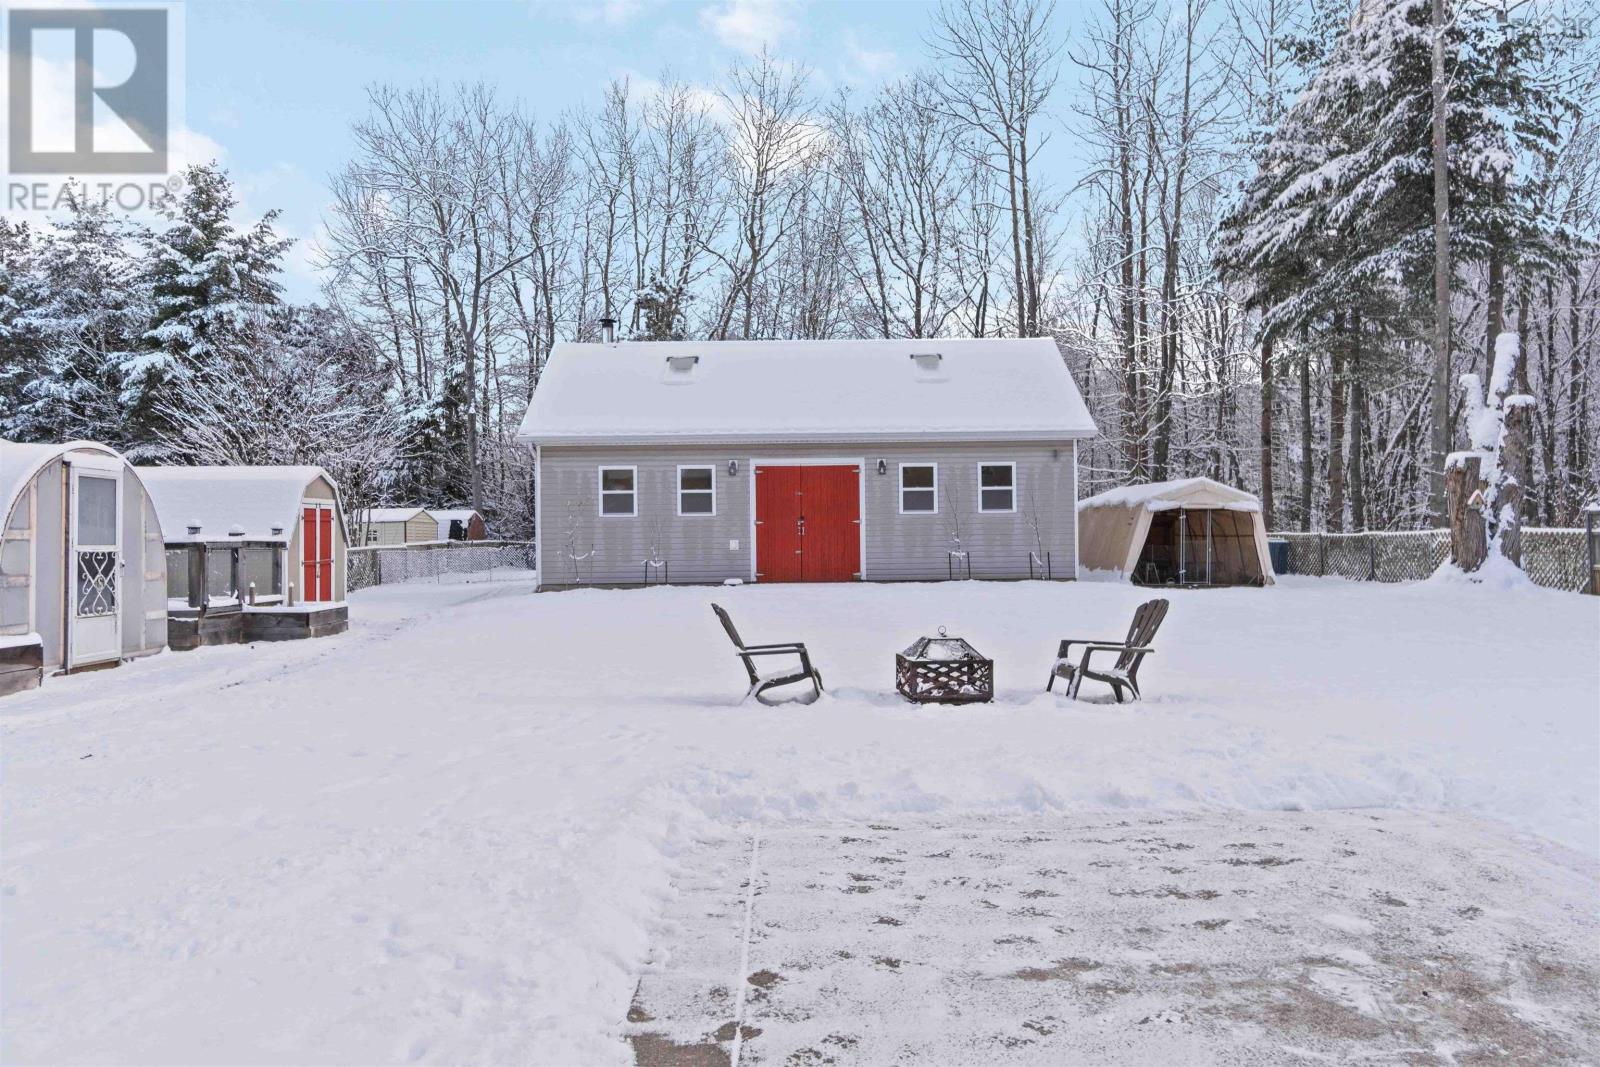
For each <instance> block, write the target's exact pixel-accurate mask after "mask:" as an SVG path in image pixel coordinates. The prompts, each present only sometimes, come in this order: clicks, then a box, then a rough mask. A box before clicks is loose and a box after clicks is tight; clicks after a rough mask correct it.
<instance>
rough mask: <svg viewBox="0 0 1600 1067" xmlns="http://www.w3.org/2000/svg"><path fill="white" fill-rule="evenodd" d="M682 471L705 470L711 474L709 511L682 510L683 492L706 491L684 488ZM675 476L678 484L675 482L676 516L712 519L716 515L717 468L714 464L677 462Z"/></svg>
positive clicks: (703, 490)
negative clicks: (676, 496) (676, 497)
mask: <svg viewBox="0 0 1600 1067" xmlns="http://www.w3.org/2000/svg"><path fill="white" fill-rule="evenodd" d="M684 471H707V472H709V473H710V475H711V489H710V493H711V510H710V511H684V510H683V494H684V493H686V492H689V493H704V492H706V491H707V490H705V489H684V487H683V472H684ZM677 478H678V484H677V494H678V518H680V519H712V518H715V517H716V515H717V468H716V465H715V464H711V463H680V464H678V474H677Z"/></svg>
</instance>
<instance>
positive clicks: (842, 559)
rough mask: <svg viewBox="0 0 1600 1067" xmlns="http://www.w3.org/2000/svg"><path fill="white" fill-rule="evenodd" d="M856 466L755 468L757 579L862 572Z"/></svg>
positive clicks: (838, 578)
mask: <svg viewBox="0 0 1600 1067" xmlns="http://www.w3.org/2000/svg"><path fill="white" fill-rule="evenodd" d="M860 520H861V473H860V470H859V468H857V467H856V466H855V465H853V464H852V465H849V466H845V465H839V466H826V467H825V466H797V467H765V466H763V467H757V468H756V578H757V579H758V580H760V581H763V582H848V581H851V580H853V579H855V578H857V577H859V576H860V573H861V521H860Z"/></svg>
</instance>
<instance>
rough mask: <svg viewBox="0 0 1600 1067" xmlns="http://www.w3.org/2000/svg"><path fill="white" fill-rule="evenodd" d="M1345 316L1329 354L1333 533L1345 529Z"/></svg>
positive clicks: (1336, 322)
mask: <svg viewBox="0 0 1600 1067" xmlns="http://www.w3.org/2000/svg"><path fill="white" fill-rule="evenodd" d="M1347 344H1349V335H1348V334H1346V333H1345V317H1344V312H1342V311H1341V312H1339V313H1338V314H1336V315H1335V316H1334V317H1333V345H1332V347H1331V349H1330V350H1329V352H1328V516H1327V521H1326V523H1325V525H1326V527H1327V528H1328V529H1329V530H1335V531H1339V530H1343V529H1344V421H1345V381H1344V363H1345V345H1347Z"/></svg>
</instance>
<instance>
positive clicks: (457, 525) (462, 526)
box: [428, 508, 489, 541]
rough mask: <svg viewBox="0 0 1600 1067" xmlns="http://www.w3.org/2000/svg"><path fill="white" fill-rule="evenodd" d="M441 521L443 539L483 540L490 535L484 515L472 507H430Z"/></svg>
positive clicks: (440, 535) (440, 528)
mask: <svg viewBox="0 0 1600 1067" xmlns="http://www.w3.org/2000/svg"><path fill="white" fill-rule="evenodd" d="M428 514H429V515H432V516H433V517H434V519H435V520H437V521H438V523H439V540H441V541H482V540H483V539H484V538H485V537H488V536H489V531H488V528H487V527H486V526H485V525H484V522H483V516H482V515H480V514H478V513H477V512H476V511H474V510H472V509H471V508H429V509H428Z"/></svg>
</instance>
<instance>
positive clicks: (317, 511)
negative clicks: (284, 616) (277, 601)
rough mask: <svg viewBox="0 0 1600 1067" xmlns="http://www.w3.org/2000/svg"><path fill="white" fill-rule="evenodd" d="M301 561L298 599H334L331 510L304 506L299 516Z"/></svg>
mask: <svg viewBox="0 0 1600 1067" xmlns="http://www.w3.org/2000/svg"><path fill="white" fill-rule="evenodd" d="M300 522H301V527H300V558H301V561H302V563H303V565H304V567H305V574H304V575H302V577H303V578H304V579H305V581H304V584H303V585H301V586H300V599H302V600H305V601H308V602H312V601H323V602H325V601H330V600H332V599H333V509H332V508H331V507H318V506H315V505H311V504H307V505H306V506H305V507H304V508H302V509H301V512H300Z"/></svg>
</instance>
